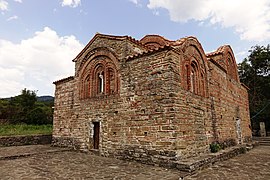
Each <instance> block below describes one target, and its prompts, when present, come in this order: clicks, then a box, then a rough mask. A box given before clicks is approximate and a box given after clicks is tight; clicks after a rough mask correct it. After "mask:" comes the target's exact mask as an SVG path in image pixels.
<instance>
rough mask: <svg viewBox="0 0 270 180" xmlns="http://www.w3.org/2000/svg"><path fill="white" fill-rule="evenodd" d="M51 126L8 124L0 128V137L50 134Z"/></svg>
mask: <svg viewBox="0 0 270 180" xmlns="http://www.w3.org/2000/svg"><path fill="white" fill-rule="evenodd" d="M51 133H52V125H51V124H47V125H26V124H16V125H15V124H10V125H1V126H0V136H9V135H31V134H51Z"/></svg>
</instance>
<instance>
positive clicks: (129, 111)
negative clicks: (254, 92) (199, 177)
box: [53, 34, 251, 164]
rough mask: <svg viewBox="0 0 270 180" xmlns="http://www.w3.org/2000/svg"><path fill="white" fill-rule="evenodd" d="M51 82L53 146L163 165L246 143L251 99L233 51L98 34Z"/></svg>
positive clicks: (189, 41) (181, 41)
mask: <svg viewBox="0 0 270 180" xmlns="http://www.w3.org/2000/svg"><path fill="white" fill-rule="evenodd" d="M73 61H74V62H75V75H74V76H72V77H69V78H66V79H62V80H59V81H56V82H55V85H56V90H55V111H54V130H53V144H54V145H56V146H57V145H58V146H69V147H70V146H71V147H74V148H76V149H80V150H84V151H88V150H93V151H95V152H98V153H99V154H101V155H104V156H114V157H118V158H125V159H134V160H137V161H143V162H144V161H147V162H146V163H148V164H164V163H166V162H172V161H178V162H179V161H181V160H182V159H185V158H188V157H193V156H198V155H200V154H204V153H206V152H209V144H211V143H212V142H213V141H219V142H220V143H223V144H225V145H227V146H230V145H234V144H242V143H245V142H247V141H250V139H251V130H250V129H249V125H250V120H249V107H248V93H247V89H246V87H245V86H243V85H241V83H240V81H239V77H238V74H237V67H236V62H235V59H234V55H233V51H232V49H231V48H230V46H228V45H226V46H222V47H220V48H218V49H217V51H215V52H213V53H209V54H207V55H206V54H205V52H204V50H203V48H202V46H201V44H200V43H199V41H198V40H197V39H196V38H195V37H186V38H182V39H179V40H176V41H170V40H167V39H165V38H163V37H161V36H158V35H147V36H145V37H144V38H142V39H141V40H140V41H137V40H135V39H132V38H130V37H128V36H110V35H103V34H96V35H95V36H94V37H93V38H92V40H91V41H90V42H89V43H88V44H87V45H86V47H85V48H84V49H83V50H82V51H81V52H80V53H79V54H78V56H77V57H76V58H75V59H74V60H73Z"/></svg>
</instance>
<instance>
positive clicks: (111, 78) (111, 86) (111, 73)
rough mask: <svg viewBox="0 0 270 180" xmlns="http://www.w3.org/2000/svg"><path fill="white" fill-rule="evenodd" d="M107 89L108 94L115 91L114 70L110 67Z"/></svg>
mask: <svg viewBox="0 0 270 180" xmlns="http://www.w3.org/2000/svg"><path fill="white" fill-rule="evenodd" d="M108 73H109V75H108V77H109V79H108V88H109V89H108V90H109V94H114V93H115V87H116V83H115V74H114V70H113V69H112V68H109V69H108Z"/></svg>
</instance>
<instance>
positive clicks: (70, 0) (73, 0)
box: [62, 0, 81, 8]
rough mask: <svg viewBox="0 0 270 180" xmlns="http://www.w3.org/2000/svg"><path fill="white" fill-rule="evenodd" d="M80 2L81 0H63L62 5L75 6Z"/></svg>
mask: <svg viewBox="0 0 270 180" xmlns="http://www.w3.org/2000/svg"><path fill="white" fill-rule="evenodd" d="M80 4H81V0H63V1H62V6H70V7H73V8H75V7H77V6H79V5H80Z"/></svg>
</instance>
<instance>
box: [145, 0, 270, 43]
mask: <svg viewBox="0 0 270 180" xmlns="http://www.w3.org/2000/svg"><path fill="white" fill-rule="evenodd" d="M148 8H149V9H152V10H157V9H158V8H165V9H167V10H168V11H169V14H170V18H171V20H172V21H176V22H187V21H189V20H195V21H198V22H199V24H200V25H202V23H201V22H205V21H209V22H210V23H211V24H220V25H221V26H222V27H224V28H228V27H233V28H234V29H235V31H236V32H237V33H238V34H240V37H241V39H245V40H255V41H263V40H269V39H270V1H269V0H260V1H254V0H237V1H235V0H218V1H217V0H203V1H202V0H177V1H175V0H149V4H148ZM206 24H207V23H206Z"/></svg>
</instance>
